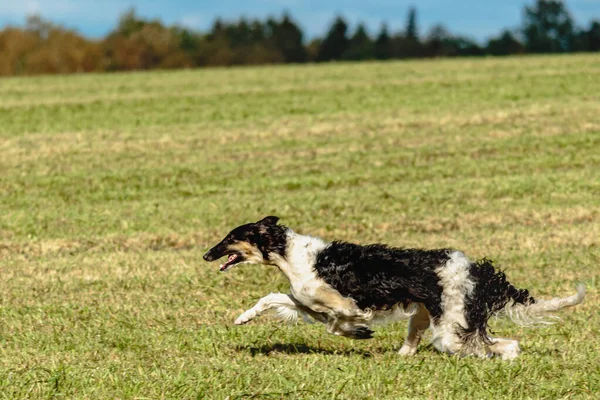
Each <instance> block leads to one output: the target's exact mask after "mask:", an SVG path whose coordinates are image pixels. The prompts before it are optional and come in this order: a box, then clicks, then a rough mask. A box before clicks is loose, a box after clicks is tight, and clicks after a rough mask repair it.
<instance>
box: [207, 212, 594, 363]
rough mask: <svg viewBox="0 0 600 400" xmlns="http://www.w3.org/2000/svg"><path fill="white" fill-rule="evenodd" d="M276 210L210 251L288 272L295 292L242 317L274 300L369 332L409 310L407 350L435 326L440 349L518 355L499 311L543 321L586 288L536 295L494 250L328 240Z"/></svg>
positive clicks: (340, 327)
mask: <svg viewBox="0 0 600 400" xmlns="http://www.w3.org/2000/svg"><path fill="white" fill-rule="evenodd" d="M278 220H279V218H277V217H273V216H271V217H266V218H264V219H262V220H260V221H258V222H256V223H250V224H245V225H242V226H240V227H238V228H236V229H234V230H233V231H231V232H230V233H229V234H228V235H227V236H226V237H225V238H224V239H223V240H222V241H221V242H220V243H219V244H217V245H216V246H215V247H213V248H212V249H210V250H209V251H208V252H207V253H206V254H205V255H204V259H205V260H207V261H214V260H217V259H219V258H221V257H223V256H229V258H228V261H227V262H226V263H224V264H222V265H221V271H226V270H228V269H229V268H231V267H232V266H233V265H237V264H241V263H257V264H266V265H275V266H277V267H278V268H279V269H280V270H281V271H282V272H283V273H284V274H285V275H286V276H287V278H288V279H289V281H290V286H291V293H290V294H282V293H271V294H269V295H268V296H265V297H263V298H262V299H260V300H259V301H258V303H256V305H255V306H254V307H252V308H251V309H249V310H247V311H246V312H244V313H243V314H242V315H240V316H239V317H238V318H237V319H236V321H235V323H236V324H244V323H247V322H248V321H250V320H251V319H253V318H255V317H256V316H258V315H260V314H261V313H263V312H265V311H266V310H269V309H275V310H276V311H277V313H278V314H279V316H280V317H281V318H282V319H284V320H296V319H297V318H298V317H299V316H302V317H304V318H305V319H314V320H316V321H319V322H322V323H324V324H326V325H327V329H328V331H329V332H330V333H334V334H336V335H342V336H347V337H351V338H355V339H367V338H370V337H372V333H373V331H372V330H371V329H370V326H372V325H373V324H375V323H378V322H387V321H393V320H397V319H402V318H409V326H408V335H407V338H406V340H405V342H404V345H403V346H402V348H401V349H400V353H401V354H403V355H413V354H415V353H416V349H417V345H418V344H419V341H420V338H421V336H422V334H423V332H424V331H425V330H426V329H427V328H431V329H432V331H433V338H432V343H433V345H434V347H435V348H437V349H438V350H439V351H442V352H447V353H451V354H463V355H466V354H475V355H479V356H489V355H494V354H497V355H500V356H501V357H502V358H503V359H513V358H515V357H516V356H517V355H518V354H519V351H520V350H519V344H518V342H517V341H516V340H511V339H501V338H493V337H491V336H490V335H489V333H488V320H489V319H490V317H491V316H492V315H497V314H505V315H507V316H509V317H510V318H511V319H513V320H514V321H516V322H518V323H522V324H532V323H537V322H541V321H544V319H543V318H544V316H545V315H546V314H547V313H548V312H552V311H558V310H560V309H562V308H565V307H571V306H575V305H577V304H580V303H581V302H582V301H583V298H584V296H585V288H584V287H583V285H580V286H579V287H578V290H577V293H576V294H574V295H573V296H570V297H566V298H555V299H552V300H536V299H534V298H533V297H531V296H530V295H529V292H528V291H527V290H526V289H517V288H516V287H514V286H513V285H512V284H510V283H509V282H508V281H507V280H506V276H505V274H504V273H503V272H501V271H498V270H496V269H495V268H494V266H493V264H492V262H491V261H490V260H487V259H482V260H479V261H475V262H473V261H471V260H469V259H468V258H467V257H466V256H465V255H464V254H463V253H461V252H460V251H456V250H452V249H439V250H421V249H403V248H395V247H389V246H386V245H382V244H372V245H367V246H362V245H357V244H353V243H346V242H340V241H335V242H331V243H326V242H324V241H323V240H321V239H319V238H315V237H310V236H305V235H299V234H297V233H295V232H294V231H292V230H291V229H289V228H287V227H285V226H283V225H278V224H277V222H278Z"/></svg>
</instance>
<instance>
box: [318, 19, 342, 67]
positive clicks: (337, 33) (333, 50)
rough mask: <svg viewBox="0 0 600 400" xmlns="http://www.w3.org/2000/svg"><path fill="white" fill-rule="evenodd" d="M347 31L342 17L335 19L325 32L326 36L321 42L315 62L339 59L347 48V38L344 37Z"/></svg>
mask: <svg viewBox="0 0 600 400" xmlns="http://www.w3.org/2000/svg"><path fill="white" fill-rule="evenodd" d="M347 31H348V24H346V21H344V19H343V18H342V17H337V18H336V19H335V20H334V21H333V24H332V25H331V28H330V29H329V31H328V32H327V36H325V38H324V39H323V41H322V42H321V46H320V47H319V52H318V54H317V61H331V60H339V59H341V58H342V54H344V51H346V48H347V46H348V38H347V37H346V32H347Z"/></svg>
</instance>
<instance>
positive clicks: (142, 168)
mask: <svg viewBox="0 0 600 400" xmlns="http://www.w3.org/2000/svg"><path fill="white" fill-rule="evenodd" d="M599 93H600V63H598V57H597V56H595V55H573V56H557V57H527V58H506V59H472V60H471V59H461V60H432V61H411V62H393V63H363V64H331V65H319V66H284V67H265V68H239V69H237V68H236V69H205V70H194V71H180V72H152V73H130V74H112V75H92V74H90V75H82V76H58V77H35V78H18V79H12V78H11V79H3V80H0V154H1V155H2V156H1V157H0V199H1V202H0V398H5V399H18V398H89V399H97V398H139V399H142V398H205V397H206V398H217V399H222V398H227V397H229V398H230V399H241V398H299V399H367V398H368V399H371V398H373V399H387V398H389V399H392V398H393V399H396V398H425V399H433V398H435V399H446V398H449V399H450V398H472V399H480V398H489V399H498V398H512V399H514V398H547V399H557V398H569V399H572V398H593V397H594V396H597V395H598V393H600V373H599V368H598V365H600V348H599V347H598V332H599V330H600V318H599V314H598V308H599V306H600V301H599V299H598V288H599V285H600V282H599V277H600V273H599V271H600V269H599V267H600V223H599V221H600V111H599V110H600V106H599V105H600V96H599ZM268 214H276V215H279V216H280V217H281V218H282V222H283V223H285V224H286V225H288V226H290V227H292V228H294V229H295V230H296V231H299V232H302V233H308V234H312V235H319V236H322V237H325V238H328V239H334V238H336V239H345V240H351V241H356V242H360V243H369V242H375V241H379V242H386V243H389V244H392V245H396V246H418V247H428V248H429V247H431V248H435V247H442V246H444V247H446V246H449V247H455V248H459V249H462V250H464V251H466V252H467V253H468V254H469V255H470V256H471V257H473V258H478V257H483V256H488V257H490V258H492V259H494V260H496V262H497V263H498V264H499V265H500V266H501V267H502V268H504V269H505V270H506V272H507V274H508V275H509V278H510V279H511V281H512V282H514V283H515V284H516V285H517V286H519V287H526V288H529V289H531V291H532V292H533V294H534V295H535V296H537V297H551V296H555V295H566V294H571V293H573V292H574V288H575V285H576V282H579V281H582V282H584V283H585V284H586V285H587V287H588V291H589V294H588V297H587V299H586V302H585V303H584V304H583V305H582V306H580V307H578V308H576V309H569V310H565V311H563V312H562V313H561V317H562V321H561V322H560V323H558V324H556V325H553V326H549V327H542V328H536V329H531V328H521V327H519V326H516V325H513V324H510V323H508V322H506V321H502V320H497V321H493V322H492V325H493V329H494V331H495V333H496V334H497V335H498V336H507V337H513V338H517V339H519V340H520V341H521V347H522V350H523V354H522V356H521V357H520V358H518V359H517V360H516V361H514V362H503V361H501V360H498V359H491V360H481V359H477V358H462V359H461V358H456V357H451V356H448V355H443V354H439V353H437V352H435V351H434V350H433V349H431V348H430V347H428V346H427V343H426V342H424V343H423V344H422V345H421V346H420V349H419V353H418V354H417V356H415V357H414V358H401V357H400V356H399V355H398V354H397V351H398V350H399V348H400V346H401V344H402V340H403V337H404V334H405V331H406V323H398V324H394V325H390V326H386V327H380V328H378V329H377V335H376V338H375V339H373V340H369V341H351V340H348V339H345V338H339V337H334V336H330V335H328V334H327V333H326V332H325V329H324V327H323V326H320V325H305V324H299V325H295V326H294V325H282V324H281V323H279V322H277V321H275V320H273V319H271V318H270V317H268V316H265V317H261V318H260V319H258V320H257V321H255V322H252V323H251V324H249V325H247V326H243V327H234V326H232V321H233V320H234V319H235V317H236V316H237V315H238V314H239V313H241V312H242V311H243V310H245V309H246V308H249V307H250V306H252V305H253V304H254V302H255V301H256V300H257V299H258V298H259V297H261V296H263V295H265V294H267V293H269V292H271V291H286V290H287V284H286V281H285V279H284V278H283V277H282V276H281V275H280V274H279V273H278V272H277V271H276V270H274V269H269V268H266V267H259V266H243V267H240V268H236V269H234V270H232V271H231V273H228V274H220V273H219V272H218V270H217V266H216V265H213V264H208V263H206V262H204V261H203V260H202V254H203V253H204V252H205V251H206V249H207V248H209V247H210V246H211V245H213V244H215V243H216V242H217V241H218V240H220V239H221V238H222V236H224V235H225V233H227V232H228V230H229V229H231V228H233V227H235V226H237V225H238V224H241V223H244V222H248V221H255V220H257V219H259V218H261V217H263V216H265V215H268Z"/></svg>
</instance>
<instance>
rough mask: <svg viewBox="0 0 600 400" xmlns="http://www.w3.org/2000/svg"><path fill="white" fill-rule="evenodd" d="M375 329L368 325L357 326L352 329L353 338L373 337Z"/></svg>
mask: <svg viewBox="0 0 600 400" xmlns="http://www.w3.org/2000/svg"><path fill="white" fill-rule="evenodd" d="M373 333H374V332H373V331H372V330H371V329H369V328H368V327H366V326H357V327H356V328H354V329H353V330H352V338H354V339H371V338H372V337H373Z"/></svg>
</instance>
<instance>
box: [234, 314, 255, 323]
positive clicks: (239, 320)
mask: <svg viewBox="0 0 600 400" xmlns="http://www.w3.org/2000/svg"><path fill="white" fill-rule="evenodd" d="M251 319H252V318H251V317H250V316H248V315H246V313H243V314H242V315H240V316H239V317H237V318H236V320H235V321H233V324H234V325H244V324H247V323H248V322H250V320H251Z"/></svg>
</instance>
